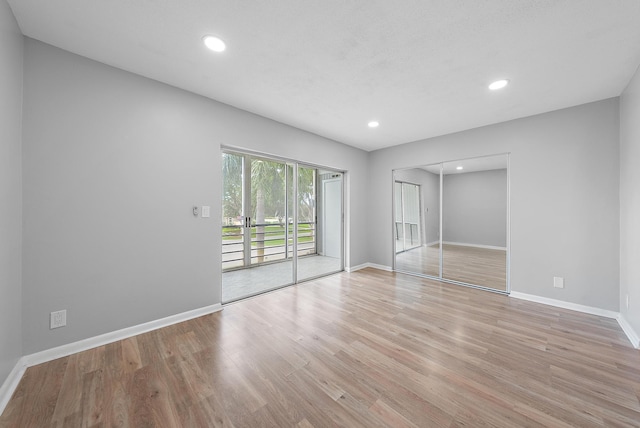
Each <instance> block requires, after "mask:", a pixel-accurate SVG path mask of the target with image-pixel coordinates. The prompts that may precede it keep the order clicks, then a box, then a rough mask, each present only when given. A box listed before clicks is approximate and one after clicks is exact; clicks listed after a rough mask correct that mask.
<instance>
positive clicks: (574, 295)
mask: <svg viewBox="0 0 640 428" xmlns="http://www.w3.org/2000/svg"><path fill="white" fill-rule="evenodd" d="M618 141H619V114H618V99H617V98H613V99H608V100H603V101H599V102H595V103H590V104H585V105H581V106H577V107H572V108H568V109H564V110H559V111H554V112H549V113H545V114H541V115H537V116H532V117H527V118H523V119H518V120H513V121H509V122H504V123H499V124H496V125H491V126H487V127H483V128H477V129H473V130H469V131H465V132H460V133H456V134H450V135H445V136H442V137H436V138H431V139H428V140H423V141H418V142H415V143H410V144H405V145H402V146H396V147H391V148H388V149H383V150H378V151H374V152H371V153H370V154H369V155H370V163H369V172H370V173H369V228H370V229H371V230H380V231H383V232H382V233H378V234H372V235H371V236H370V238H369V248H370V259H371V262H373V263H377V264H381V265H386V266H391V254H392V252H391V248H392V246H391V245H392V243H391V227H392V219H391V213H392V205H391V203H392V200H391V187H392V184H391V183H392V172H391V171H392V170H393V169H395V168H404V167H411V166H416V165H418V164H421V165H423V164H430V163H437V162H440V161H447V160H455V159H465V158H470V157H476V156H482V155H490V154H498V153H507V152H511V171H510V172H511V249H512V253H511V256H512V260H511V269H512V270H511V284H512V289H513V290H514V291H519V292H523V293H529V294H535V295H538V296H542V297H548V298H553V299H559V300H563V301H568V302H573V303H577V304H582V305H588V306H594V307H599V308H603V309H609V310H614V311H617V310H618V308H619V294H620V293H619V272H620V270H619V261H620V258H619V242H620V237H619V225H620V221H619V218H620V216H619V214H620V211H619V207H620V204H619V198H618V189H619V175H620V174H619V163H620V159H619V143H618ZM384 231H389V232H387V233H385V232H384ZM554 276H562V277H565V288H564V289H558V288H553V277H554Z"/></svg>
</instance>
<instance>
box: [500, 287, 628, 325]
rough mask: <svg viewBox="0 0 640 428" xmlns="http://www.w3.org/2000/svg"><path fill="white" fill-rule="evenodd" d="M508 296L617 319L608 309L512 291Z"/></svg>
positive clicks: (614, 313)
mask: <svg viewBox="0 0 640 428" xmlns="http://www.w3.org/2000/svg"><path fill="white" fill-rule="evenodd" d="M509 296H511V297H514V298H516V299H520V300H528V301H530V302H536V303H542V304H545V305H549V306H555V307H558V308H564V309H569V310H572V311H577V312H584V313H585V314H591V315H598V316H601V317H605V318H613V319H617V318H618V312H615V311H610V310H608V309H601V308H594V307H593V306H585V305H579V304H577V303H571V302H565V301H564V300H556V299H550V298H548V297H541V296H535V295H533V294H526V293H520V292H518V291H512V292H511V294H509Z"/></svg>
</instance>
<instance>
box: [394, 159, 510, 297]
mask: <svg viewBox="0 0 640 428" xmlns="http://www.w3.org/2000/svg"><path fill="white" fill-rule="evenodd" d="M441 180H442V184H441ZM508 181H509V180H508V155H506V154H505V155H496V156H485V157H480V158H473V159H464V160H459V161H450V162H443V163H439V164H432V165H426V166H424V167H420V168H409V169H401V170H396V171H394V222H395V223H394V227H395V229H394V231H395V237H396V240H395V269H396V270H397V271H401V272H407V273H414V274H418V275H424V276H429V277H435V278H438V279H443V280H446V281H450V282H456V283H462V284H468V285H474V286H480V287H484V288H489V289H492V290H497V291H502V292H508V279H507V277H508V275H507V272H508V269H507V263H508V198H509V190H508ZM441 188H442V195H441V194H440V193H441V192H440V189H441ZM413 189H419V192H418V194H419V199H420V200H419V206H420V207H421V208H420V211H419V213H420V218H419V220H418V221H419V223H418V227H417V228H418V229H420V230H422V232H421V236H420V238H421V241H420V244H419V245H418V244H417V243H416V242H415V241H411V236H409V240H408V239H407V237H408V235H409V234H411V233H412V229H411V227H412V226H411V225H410V224H407V223H410V222H413V221H415V214H414V211H413V210H414V206H415V201H413V200H412V199H411V198H413V197H414V196H413V193H412V192H413ZM440 201H442V206H441V205H440ZM407 213H410V214H409V215H407ZM409 220H410V221H409ZM440 228H442V237H441V236H440V235H439V232H440V230H441V229H440ZM441 247H442V248H441Z"/></svg>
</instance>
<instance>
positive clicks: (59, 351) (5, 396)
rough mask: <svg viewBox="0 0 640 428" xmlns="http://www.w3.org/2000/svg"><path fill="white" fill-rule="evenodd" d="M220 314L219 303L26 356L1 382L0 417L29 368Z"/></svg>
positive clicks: (220, 307) (220, 306)
mask: <svg viewBox="0 0 640 428" xmlns="http://www.w3.org/2000/svg"><path fill="white" fill-rule="evenodd" d="M220 310H222V305H221V304H220V303H216V304H215V305H210V306H205V307H203V308H198V309H193V310H191V311H187V312H182V313H179V314H175V315H171V316H168V317H165V318H160V319H157V320H154V321H149V322H146V323H143V324H138V325H134V326H132V327H127V328H123V329H121V330H116V331H112V332H109V333H105V334H101V335H99V336H94V337H89V338H87V339H83V340H79V341H77V342H72V343H67V344H66V345H62V346H58V347H55V348H51V349H45V350H44V351H40V352H35V353H33V354H30V355H25V356H23V357H22V358H20V359H19V360H18V362H17V363H16V366H15V367H14V368H13V370H12V371H11V373H9V377H8V378H7V380H5V381H4V383H3V384H2V387H1V388H0V414H2V412H3V411H4V408H5V406H6V405H7V403H8V402H9V399H10V398H11V396H12V395H13V392H14V391H15V389H16V387H17V386H18V383H19V382H20V379H21V378H22V375H23V374H24V372H25V370H26V369H27V368H28V367H31V366H35V365H37V364H42V363H46V362H47V361H52V360H55V359H58V358H62V357H67V356H69V355H71V354H75V353H77V352H82V351H86V350H88V349H92V348H96V347H98V346H102V345H106V344H108V343H113V342H116V341H118V340H122V339H127V338H129V337H133V336H137V335H139V334H142V333H147V332H149V331H152V330H157V329H159V328H163V327H167V326H170V325H173V324H177V323H180V322H183V321H188V320H190V319H193V318H198V317H201V316H203V315H208V314H212V313H214V312H218V311H220Z"/></svg>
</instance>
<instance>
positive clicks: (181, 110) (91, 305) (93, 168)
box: [23, 39, 368, 354]
mask: <svg viewBox="0 0 640 428" xmlns="http://www.w3.org/2000/svg"><path fill="white" fill-rule="evenodd" d="M24 79H25V94H24V136H23V144H24V150H23V168H24V183H23V184H24V193H23V198H24V235H23V245H24V261H23V262H24V269H23V289H24V294H23V299H24V310H23V346H24V352H25V354H29V353H32V352H36V351H39V350H43V349H47V348H50V347H53V346H57V345H61V344H65V343H68V342H72V341H76V340H79V339H83V338H87V337H91V336H95V335H99V334H101V333H105V332H109V331H113V330H117V329H120V328H124V327H127V326H131V325H136V324H139V323H143V322H146V321H151V320H155V319H158V318H162V317H165V316H169V315H172V314H176V313H180V312H183V311H187V310H191V309H196V308H200V307H203V306H207V305H211V304H215V303H218V302H220V294H221V289H220V281H221V268H220V243H221V240H220V216H221V211H220V209H221V208H220V207H221V204H220V199H221V165H220V145H232V146H236V147H243V148H248V149H252V150H256V151H260V152H264V153H268V154H273V155H282V156H286V157H288V158H293V159H299V160H301V161H305V162H311V163H313V164H321V165H327V166H331V167H334V168H338V169H342V170H347V171H348V175H347V193H348V195H347V197H348V199H347V204H346V205H347V209H348V212H347V214H348V216H350V218H351V219H363V218H366V200H365V197H366V192H365V188H366V180H367V159H368V156H367V153H365V152H363V151H360V150H357V149H354V148H351V147H347V146H344V145H341V144H339V143H336V142H333V141H330V140H326V139H324V138H320V137H318V136H315V135H312V134H309V133H306V132H303V131H300V130H297V129H295V128H291V127H288V126H285V125H282V124H279V123H277V122H274V121H271V120H268V119H265V118H262V117H259V116H255V115H252V114H249V113H247V112H244V111H241V110H237V109H234V108H232V107H229V106H226V105H223V104H220V103H217V102H214V101H212V100H209V99H206V98H203V97H200V96H197V95H194V94H192V93H188V92H185V91H182V90H179V89H176V88H173V87H170V86H167V85H164V84H161V83H158V82H155V81H152V80H149V79H146V78H143V77H140V76H136V75H133V74H130V73H127V72H124V71H122V70H118V69H115V68H111V67H108V66H105V65H103V64H100V63H97V62H94V61H91V60H88V59H86V58H82V57H80V56H76V55H73V54H70V53H68V52H65V51H62V50H60V49H57V48H54V47H51V46H48V45H45V44H43V43H40V42H37V41H34V40H30V39H26V41H25V74H24ZM320 149H321V150H320ZM194 204H195V205H210V206H211V218H209V219H203V218H197V219H196V218H194V217H193V216H192V214H191V207H192V205H194ZM351 224H352V227H351V229H350V230H348V231H347V233H348V238H349V241H350V253H349V254H348V260H347V263H348V264H350V265H357V264H361V263H364V262H366V261H367V240H366V222H364V221H355V220H353V221H351ZM60 309H67V310H68V315H67V322H68V326H67V327H65V328H60V329H56V330H49V328H48V317H49V313H50V312H51V311H54V310H60Z"/></svg>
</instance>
